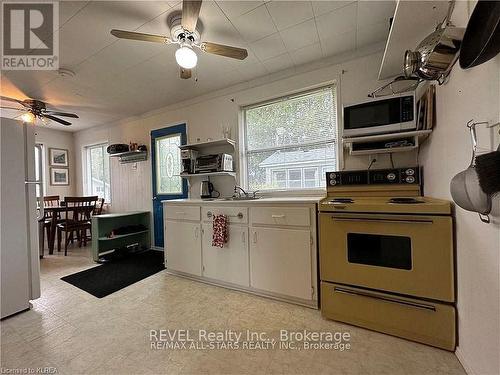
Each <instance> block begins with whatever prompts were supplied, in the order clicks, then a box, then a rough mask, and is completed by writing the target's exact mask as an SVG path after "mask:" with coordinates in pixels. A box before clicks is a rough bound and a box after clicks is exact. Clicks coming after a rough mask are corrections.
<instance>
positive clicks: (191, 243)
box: [165, 221, 201, 276]
mask: <svg viewBox="0 0 500 375" xmlns="http://www.w3.org/2000/svg"><path fill="white" fill-rule="evenodd" d="M165 254H166V260H167V269H171V270H174V271H180V272H186V273H190V274H192V275H197V276H201V228H200V224H199V223H189V222H182V221H165Z"/></svg>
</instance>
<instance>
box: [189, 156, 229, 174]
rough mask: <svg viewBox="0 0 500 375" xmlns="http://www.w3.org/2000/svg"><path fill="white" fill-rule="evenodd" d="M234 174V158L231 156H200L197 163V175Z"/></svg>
mask: <svg viewBox="0 0 500 375" xmlns="http://www.w3.org/2000/svg"><path fill="white" fill-rule="evenodd" d="M209 172H233V157H232V155H229V154H210V155H203V156H199V157H198V158H197V159H196V163H195V173H209Z"/></svg>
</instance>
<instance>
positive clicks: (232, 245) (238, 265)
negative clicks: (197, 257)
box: [202, 223, 249, 286]
mask: <svg viewBox="0 0 500 375" xmlns="http://www.w3.org/2000/svg"><path fill="white" fill-rule="evenodd" d="M212 235H213V229H212V224H211V223H206V224H203V241H202V251H203V276H205V277H209V278H211V279H216V280H220V281H225V282H228V283H232V284H238V285H242V286H249V271H248V228H246V227H239V226H235V225H230V226H229V240H228V242H227V243H226V244H225V245H224V247H223V248H220V247H214V246H212Z"/></svg>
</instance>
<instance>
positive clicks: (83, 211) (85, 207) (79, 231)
mask: <svg viewBox="0 0 500 375" xmlns="http://www.w3.org/2000/svg"><path fill="white" fill-rule="evenodd" d="M97 199H98V197H97V196H91V197H65V198H64V203H65V206H66V210H65V214H66V219H65V220H64V221H63V222H62V223H60V224H58V225H57V251H61V240H62V234H63V232H64V255H65V256H66V255H68V243H69V241H71V240H72V238H73V234H76V235H77V238H78V245H79V246H80V247H81V246H82V245H83V246H86V245H87V236H86V232H87V230H88V229H91V224H90V217H91V216H92V213H93V212H94V210H95V208H96V204H97Z"/></svg>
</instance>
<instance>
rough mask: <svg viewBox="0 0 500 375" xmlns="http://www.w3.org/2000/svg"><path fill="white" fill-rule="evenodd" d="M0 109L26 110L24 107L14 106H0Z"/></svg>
mask: <svg viewBox="0 0 500 375" xmlns="http://www.w3.org/2000/svg"><path fill="white" fill-rule="evenodd" d="M0 109H14V110H16V111H23V112H26V110H25V109H24V108H15V107H3V106H2V107H0Z"/></svg>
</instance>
